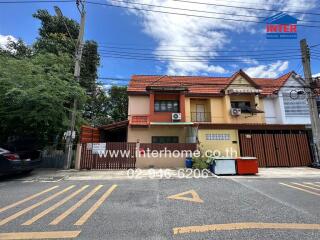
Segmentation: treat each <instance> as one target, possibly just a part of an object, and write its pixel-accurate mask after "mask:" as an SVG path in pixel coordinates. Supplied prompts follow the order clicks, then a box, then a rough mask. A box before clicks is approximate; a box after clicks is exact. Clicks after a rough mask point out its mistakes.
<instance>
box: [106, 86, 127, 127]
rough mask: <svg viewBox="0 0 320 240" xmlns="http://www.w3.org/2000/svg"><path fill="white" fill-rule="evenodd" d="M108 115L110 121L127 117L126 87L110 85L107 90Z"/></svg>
mask: <svg viewBox="0 0 320 240" xmlns="http://www.w3.org/2000/svg"><path fill="white" fill-rule="evenodd" d="M107 99H108V100H107V106H108V107H107V109H108V115H109V116H110V119H111V121H113V122H118V121H123V120H127V119H128V94H127V87H124V86H112V87H111V88H110V89H109V90H108V98H107Z"/></svg>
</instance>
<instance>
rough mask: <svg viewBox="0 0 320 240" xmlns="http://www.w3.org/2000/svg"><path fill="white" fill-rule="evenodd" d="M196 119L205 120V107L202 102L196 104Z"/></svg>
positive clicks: (198, 120)
mask: <svg viewBox="0 0 320 240" xmlns="http://www.w3.org/2000/svg"><path fill="white" fill-rule="evenodd" d="M196 121H197V122H205V109H204V105H203V104H197V105H196Z"/></svg>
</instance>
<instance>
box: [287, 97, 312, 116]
mask: <svg viewBox="0 0 320 240" xmlns="http://www.w3.org/2000/svg"><path fill="white" fill-rule="evenodd" d="M282 96H283V105H284V111H285V115H286V116H288V117H293V116H309V115H310V114H309V106H308V102H307V100H306V99H305V97H304V96H301V97H300V98H294V99H292V98H291V97H290V92H284V93H283V94H282Z"/></svg>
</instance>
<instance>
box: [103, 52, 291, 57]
mask: <svg viewBox="0 0 320 240" xmlns="http://www.w3.org/2000/svg"><path fill="white" fill-rule="evenodd" d="M99 52H100V53H101V54H127V55H136V56H156V57H188V58H190V57H198V58H206V57H209V58H213V57H218V58H224V57H231V58H233V57H235V58H237V57H263V56H275V55H279V54H280V55H281V56H286V55H288V54H295V52H296V51H295V52H292V51H290V52H275V53H256V54H246V55H219V56H212V55H210V54H206V55H200V54H196V55H186V54H187V53H188V51H179V52H180V53H182V55H181V54H178V55H172V54H158V53H153V52H151V53H146V52H127V51H114V50H100V51H99ZM201 52H207V53H210V52H215V51H214V50H212V51H210V50H208V51H201ZM184 53H185V54H184ZM289 56H291V55H289ZM294 56H296V55H294Z"/></svg>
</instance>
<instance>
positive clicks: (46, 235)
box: [0, 231, 81, 240]
mask: <svg viewBox="0 0 320 240" xmlns="http://www.w3.org/2000/svg"><path fill="white" fill-rule="evenodd" d="M80 233H81V231H57V232H12V233H0V239H1V240H2V239H6V240H21V239H63V238H76V237H78V236H79V234H80Z"/></svg>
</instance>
